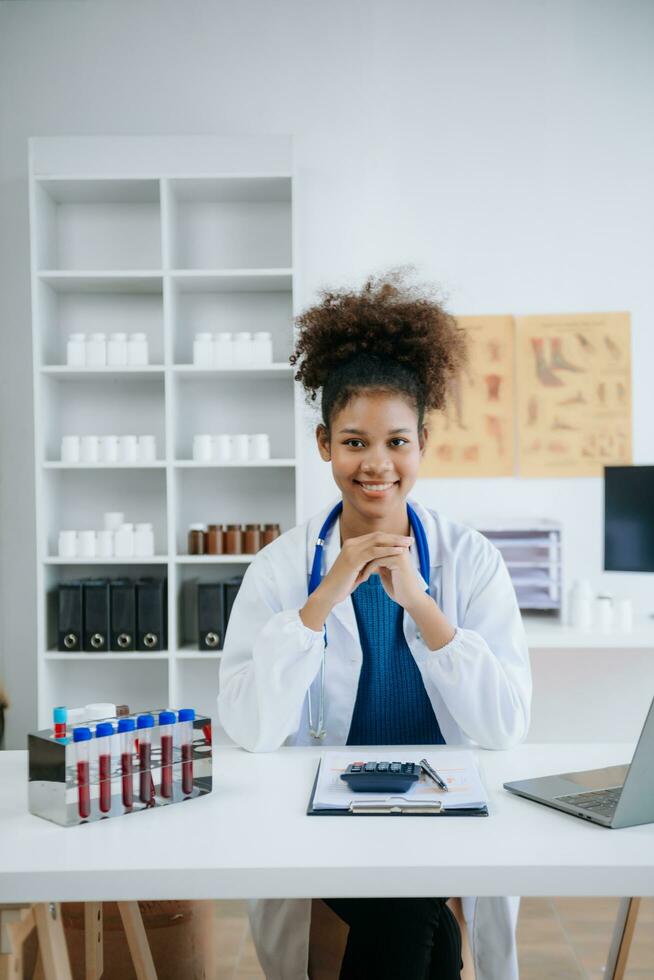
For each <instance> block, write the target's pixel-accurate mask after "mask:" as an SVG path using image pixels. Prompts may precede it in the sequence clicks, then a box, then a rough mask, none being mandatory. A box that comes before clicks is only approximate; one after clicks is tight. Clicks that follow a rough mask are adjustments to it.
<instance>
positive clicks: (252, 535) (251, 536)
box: [243, 524, 261, 555]
mask: <svg viewBox="0 0 654 980" xmlns="http://www.w3.org/2000/svg"><path fill="white" fill-rule="evenodd" d="M260 547H261V525H259V524H246V525H245V536H244V542H243V551H244V552H245V554H246V555H254V554H256V552H257V551H258V550H259V548H260Z"/></svg>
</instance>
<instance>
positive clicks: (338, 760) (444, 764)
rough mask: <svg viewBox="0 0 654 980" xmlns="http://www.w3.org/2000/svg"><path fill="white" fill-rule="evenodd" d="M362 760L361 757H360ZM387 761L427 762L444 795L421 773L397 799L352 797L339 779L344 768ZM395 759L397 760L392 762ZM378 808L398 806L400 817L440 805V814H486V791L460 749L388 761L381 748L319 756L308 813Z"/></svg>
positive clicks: (468, 754)
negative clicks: (373, 760)
mask: <svg viewBox="0 0 654 980" xmlns="http://www.w3.org/2000/svg"><path fill="white" fill-rule="evenodd" d="M364 756H365V757H364ZM373 756H374V758H376V759H379V760H381V759H387V760H388V761H389V762H394V761H398V762H415V763H419V762H420V759H422V758H427V760H428V762H429V763H430V764H431V765H432V766H433V768H434V769H436V771H437V772H438V774H439V776H441V778H442V779H443V780H444V781H445V782H446V784H447V787H448V789H447V791H445V790H442V789H440V788H439V787H438V786H436V784H435V783H434V782H433V781H432V780H431V779H430V778H429V777H428V776H426V775H425V773H424V772H423V773H422V775H421V776H420V779H419V780H418V782H417V783H414V784H413V785H412V786H411V788H410V789H409V790H407V791H406V792H405V793H402V794H401V795H395V796H394V795H385V794H380V793H353V792H352V790H351V789H350V787H349V786H348V784H347V783H346V782H345V781H344V780H343V779H341V778H340V776H341V773H343V772H345V770H346V769H347V767H348V765H350V764H351V763H353V762H366V761H368V759H370V758H371V757H373ZM396 757H397V759H396ZM362 802H365V803H366V804H370V805H373V804H379V805H380V806H384V805H386V806H392V805H398V806H401V808H402V811H403V812H404V813H407V812H410V811H411V809H414V808H415V809H417V808H421V807H423V808H424V807H425V804H427V805H433V804H440V810H441V811H442V812H443V813H447V811H448V810H451V811H459V812H460V811H466V810H469V811H470V813H471V814H472V813H474V812H480V811H482V812H483V811H485V812H487V811H488V802H487V798H486V791H485V789H484V786H483V784H482V781H481V776H480V774H479V769H478V768H477V762H476V760H475V756H474V753H473V752H471V751H469V750H466V749H461V750H458V751H456V750H455V751H446V752H443V751H438V752H432V753H429V751H428V750H425V749H423V750H421V751H419V752H398V751H397V749H396V750H394V752H393V758H392V759H391V757H390V755H389V754H388V752H387V751H385V750H384V747H383V746H380V747H379V748H377V749H376V750H375V751H374V752H373V751H372V750H371V749H367V750H366V752H365V753H361V752H360V751H359V752H357V751H356V750H352V749H350V750H348V751H347V752H345V751H340V752H339V751H334V752H323V754H322V756H321V757H320V766H319V770H318V776H317V780H316V786H315V791H314V794H313V799H312V809H313V810H314V811H318V810H320V811H321V812H323V813H324V812H325V811H329V810H333V811H334V812H343V811H348V812H350V811H351V808H352V805H357V804H361V803H362Z"/></svg>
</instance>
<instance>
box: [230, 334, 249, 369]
mask: <svg viewBox="0 0 654 980" xmlns="http://www.w3.org/2000/svg"><path fill="white" fill-rule="evenodd" d="M233 337H234V367H250V365H251V364H252V334H251V333H249V332H248V331H247V330H241V331H239V332H238V333H235V334H234V335H233Z"/></svg>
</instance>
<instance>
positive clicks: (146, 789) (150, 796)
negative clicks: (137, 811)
mask: <svg viewBox="0 0 654 980" xmlns="http://www.w3.org/2000/svg"><path fill="white" fill-rule="evenodd" d="M151 762H152V746H151V745H150V743H149V742H144V741H143V739H141V744H140V745H139V799H140V800H141V803H153V802H154V783H153V782H152V773H151V772H150V766H151Z"/></svg>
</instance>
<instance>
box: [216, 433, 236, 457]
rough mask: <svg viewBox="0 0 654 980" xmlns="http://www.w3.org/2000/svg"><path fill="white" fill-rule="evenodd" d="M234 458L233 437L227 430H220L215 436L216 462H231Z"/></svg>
mask: <svg viewBox="0 0 654 980" xmlns="http://www.w3.org/2000/svg"><path fill="white" fill-rule="evenodd" d="M232 459H233V437H232V436H230V435H229V434H228V433H227V432H220V433H219V434H218V435H217V436H214V437H213V461H214V463H229V462H231V460H232Z"/></svg>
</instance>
